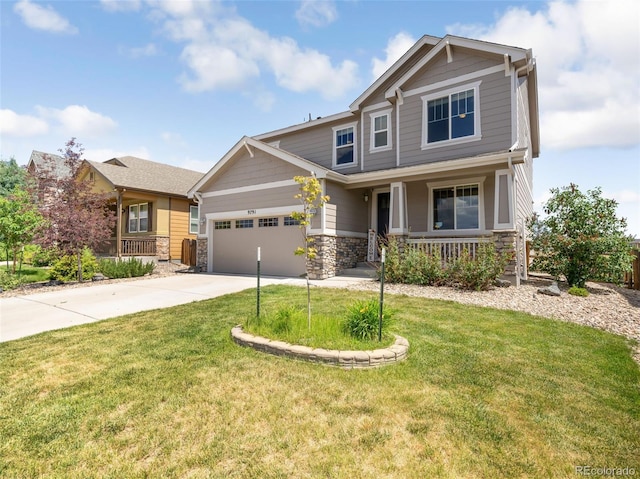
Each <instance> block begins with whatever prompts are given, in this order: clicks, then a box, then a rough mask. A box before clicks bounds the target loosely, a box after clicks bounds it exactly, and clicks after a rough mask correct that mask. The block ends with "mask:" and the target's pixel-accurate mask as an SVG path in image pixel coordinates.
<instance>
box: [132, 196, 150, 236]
mask: <svg viewBox="0 0 640 479" xmlns="http://www.w3.org/2000/svg"><path fill="white" fill-rule="evenodd" d="M147 231H149V204H148V203H140V204H138V205H129V233H146V232H147Z"/></svg>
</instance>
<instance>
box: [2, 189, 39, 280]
mask: <svg viewBox="0 0 640 479" xmlns="http://www.w3.org/2000/svg"><path fill="white" fill-rule="evenodd" d="M42 222H43V219H42V216H41V215H40V213H39V212H38V209H37V207H36V205H35V204H34V202H33V197H32V196H31V195H30V194H29V192H28V191H26V190H25V189H23V188H20V187H16V188H14V190H13V192H12V193H11V194H9V195H8V196H6V197H5V196H0V241H2V243H3V244H4V246H5V248H6V249H7V252H9V251H11V253H12V254H11V256H12V257H13V266H12V268H11V271H12V273H14V274H15V272H16V264H17V263H18V254H19V252H21V251H22V248H23V246H25V245H27V244H29V243H31V242H32V241H33V237H34V235H35V232H36V231H37V230H38V229H39V227H40V225H41V224H42ZM8 261H9V254H7V262H8ZM20 266H22V261H20Z"/></svg>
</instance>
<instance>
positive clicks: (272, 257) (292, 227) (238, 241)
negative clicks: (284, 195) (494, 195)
mask: <svg viewBox="0 0 640 479" xmlns="http://www.w3.org/2000/svg"><path fill="white" fill-rule="evenodd" d="M211 231H212V246H213V258H212V259H213V272H214V273H240V274H255V273H256V260H257V256H256V251H257V248H258V246H259V247H260V251H261V261H260V271H261V274H264V275H273V276H301V275H303V274H304V258H303V257H302V256H295V255H294V251H295V249H296V248H297V247H298V246H302V244H303V238H302V232H301V231H300V228H299V227H298V226H297V225H296V224H295V222H293V220H292V219H291V218H290V217H285V216H278V217H271V218H251V219H228V220H222V221H214V222H213V228H212V229H211Z"/></svg>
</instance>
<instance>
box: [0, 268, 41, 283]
mask: <svg viewBox="0 0 640 479" xmlns="http://www.w3.org/2000/svg"><path fill="white" fill-rule="evenodd" d="M0 271H4V272H6V273H11V272H12V268H11V267H9V268H7V265H6V264H3V265H2V266H0ZM15 274H16V276H17V277H21V278H22V280H23V281H24V282H25V283H37V282H39V281H47V280H48V279H49V268H40V267H37V266H29V265H22V270H18V268H17V267H16V273H15Z"/></svg>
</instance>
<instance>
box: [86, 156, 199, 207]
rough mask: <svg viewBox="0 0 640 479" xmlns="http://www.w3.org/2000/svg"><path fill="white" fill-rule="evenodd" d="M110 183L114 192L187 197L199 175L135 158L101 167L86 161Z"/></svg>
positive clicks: (109, 161) (113, 159)
mask: <svg viewBox="0 0 640 479" xmlns="http://www.w3.org/2000/svg"><path fill="white" fill-rule="evenodd" d="M85 161H86V163H87V164H89V165H90V166H91V167H92V168H93V169H95V170H96V171H97V172H98V173H100V174H101V175H102V176H104V178H105V179H106V180H107V181H109V182H110V183H111V184H112V185H113V186H114V188H126V189H132V190H141V191H149V192H154V193H163V194H166V195H169V196H185V197H186V196H187V192H188V191H189V188H191V187H192V186H193V185H194V184H195V183H196V182H197V181H198V180H200V178H202V175H203V174H202V173H200V172H198V171H193V170H187V169H186V168H179V167H177V166H172V165H167V164H164V163H156V162H155V161H149V160H143V159H142V158H136V157H135V156H123V157H120V158H112V159H110V160H107V161H105V162H104V163H100V162H97V161H89V160H85Z"/></svg>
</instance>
